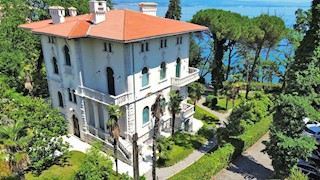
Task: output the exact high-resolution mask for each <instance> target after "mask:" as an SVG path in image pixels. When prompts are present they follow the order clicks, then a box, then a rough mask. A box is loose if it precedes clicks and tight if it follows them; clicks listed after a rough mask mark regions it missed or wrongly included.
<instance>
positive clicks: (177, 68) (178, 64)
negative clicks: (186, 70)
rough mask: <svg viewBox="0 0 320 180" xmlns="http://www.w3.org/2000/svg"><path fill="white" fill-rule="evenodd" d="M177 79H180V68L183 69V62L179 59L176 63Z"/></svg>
mask: <svg viewBox="0 0 320 180" xmlns="http://www.w3.org/2000/svg"><path fill="white" fill-rule="evenodd" d="M176 63H177V64H176V77H177V78H180V69H181V68H180V67H181V60H180V58H178V59H177V61H176Z"/></svg>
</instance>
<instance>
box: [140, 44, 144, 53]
mask: <svg viewBox="0 0 320 180" xmlns="http://www.w3.org/2000/svg"><path fill="white" fill-rule="evenodd" d="M140 47H141V52H144V44H141V45H140Z"/></svg>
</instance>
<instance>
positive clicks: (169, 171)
mask: <svg viewBox="0 0 320 180" xmlns="http://www.w3.org/2000/svg"><path fill="white" fill-rule="evenodd" d="M216 144H217V142H216V139H215V138H212V139H211V140H210V141H208V143H207V144H205V145H203V146H202V147H201V148H200V149H199V150H194V151H193V152H192V153H191V154H190V155H189V156H188V157H187V158H185V159H184V160H182V161H180V162H178V163H177V164H175V165H173V166H170V167H165V168H157V169H156V174H157V177H158V179H159V180H163V179H168V178H170V177H171V176H173V175H175V174H177V173H178V172H180V171H182V170H184V169H185V168H187V167H188V166H190V165H191V164H193V163H194V162H196V161H197V160H198V159H200V158H201V157H202V156H203V155H205V154H206V153H207V152H208V151H210V150H211V149H212V148H214V147H215V146H216ZM145 176H146V178H147V180H149V179H152V169H151V170H149V171H148V172H147V173H146V174H145Z"/></svg>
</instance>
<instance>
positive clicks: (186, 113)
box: [181, 102, 194, 118]
mask: <svg viewBox="0 0 320 180" xmlns="http://www.w3.org/2000/svg"><path fill="white" fill-rule="evenodd" d="M181 105H182V110H181V112H182V117H183V118H188V117H190V116H192V115H193V114H194V105H191V104H188V103H184V102H183V103H182V104H181Z"/></svg>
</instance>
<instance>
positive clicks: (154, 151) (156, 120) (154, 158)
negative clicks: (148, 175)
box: [152, 117, 159, 180]
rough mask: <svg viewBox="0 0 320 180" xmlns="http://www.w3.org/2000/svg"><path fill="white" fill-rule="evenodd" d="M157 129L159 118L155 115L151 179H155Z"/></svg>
mask: <svg viewBox="0 0 320 180" xmlns="http://www.w3.org/2000/svg"><path fill="white" fill-rule="evenodd" d="M158 131H159V119H158V118H157V117H156V118H155V122H154V129H153V143H152V151H153V156H152V179H153V180H156V164H157V137H158Z"/></svg>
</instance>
